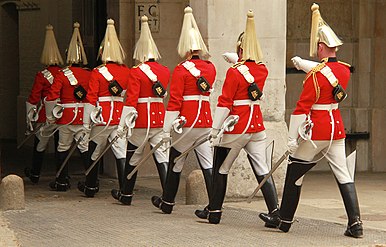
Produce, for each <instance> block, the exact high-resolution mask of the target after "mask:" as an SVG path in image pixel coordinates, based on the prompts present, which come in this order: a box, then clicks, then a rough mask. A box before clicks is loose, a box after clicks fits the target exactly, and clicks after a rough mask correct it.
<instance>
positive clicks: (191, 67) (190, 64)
mask: <svg viewBox="0 0 386 247" xmlns="http://www.w3.org/2000/svg"><path fill="white" fill-rule="evenodd" d="M182 66H184V67H185V69H187V70H188V71H189V72H190V74H192V75H193V76H194V77H196V78H198V77H200V75H201V71H200V70H199V69H197V68H196V65H195V64H194V63H193V62H191V61H185V62H184V63H183V64H182Z"/></svg>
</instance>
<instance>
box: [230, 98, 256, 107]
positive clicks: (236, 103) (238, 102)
mask: <svg viewBox="0 0 386 247" xmlns="http://www.w3.org/2000/svg"><path fill="white" fill-rule="evenodd" d="M233 105H234V106H241V105H260V102H259V101H258V100H256V101H252V100H250V99H240V100H234V101H233Z"/></svg>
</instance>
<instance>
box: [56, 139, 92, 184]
mask: <svg viewBox="0 0 386 247" xmlns="http://www.w3.org/2000/svg"><path fill="white" fill-rule="evenodd" d="M85 136H86V133H84V134H83V135H82V136H81V137H79V139H78V140H77V141H76V142H75V144H74V145H73V146H72V147H71V149H70V152H69V153H68V154H67V157H66V158H65V159H64V161H63V163H62V165H61V166H60V168H59V170H58V172H57V173H56V178H58V177H59V176H60V173H61V172H62V170H63V169H64V167H65V166H66V164H67V162H68V160H69V159H70V157H71V155H72V154H73V153H74V151H75V150H76V147H77V146H78V145H79V143H81V142H82V141H83V139H84V137H85Z"/></svg>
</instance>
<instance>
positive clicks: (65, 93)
mask: <svg viewBox="0 0 386 247" xmlns="http://www.w3.org/2000/svg"><path fill="white" fill-rule="evenodd" d="M69 69H70V70H71V71H72V73H73V74H74V76H75V78H76V80H77V81H78V85H80V86H82V87H83V88H84V89H85V90H86V91H87V89H88V82H89V79H90V74H91V72H90V71H89V70H87V69H83V68H80V67H69ZM75 87H76V86H72V85H71V84H70V81H69V80H68V78H67V77H66V76H65V75H64V73H63V71H62V70H61V71H60V72H59V73H58V74H57V75H56V76H55V79H54V83H53V84H52V86H51V89H50V91H49V93H48V96H47V99H46V100H47V101H53V100H56V99H59V98H60V103H61V104H68V103H84V102H86V99H84V100H83V101H79V100H77V99H76V98H75V97H74V89H75ZM74 109H75V108H73V107H72V108H65V109H64V111H63V116H62V117H61V118H60V119H58V120H57V121H56V123H57V124H68V123H70V122H71V120H72V119H73V118H74V116H75V115H74V114H75V113H74ZM82 118H83V106H82V107H79V108H78V113H77V115H76V118H75V120H74V121H73V122H72V123H71V124H73V125H79V124H83V119H82Z"/></svg>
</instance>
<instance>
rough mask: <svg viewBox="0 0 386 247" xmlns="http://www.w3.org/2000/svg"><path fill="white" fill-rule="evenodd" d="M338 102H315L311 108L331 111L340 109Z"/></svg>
mask: <svg viewBox="0 0 386 247" xmlns="http://www.w3.org/2000/svg"><path fill="white" fill-rule="evenodd" d="M338 105H339V104H338V103H335V104H313V105H312V107H311V110H317V111H331V110H336V109H338Z"/></svg>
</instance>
